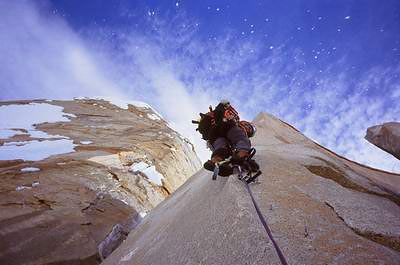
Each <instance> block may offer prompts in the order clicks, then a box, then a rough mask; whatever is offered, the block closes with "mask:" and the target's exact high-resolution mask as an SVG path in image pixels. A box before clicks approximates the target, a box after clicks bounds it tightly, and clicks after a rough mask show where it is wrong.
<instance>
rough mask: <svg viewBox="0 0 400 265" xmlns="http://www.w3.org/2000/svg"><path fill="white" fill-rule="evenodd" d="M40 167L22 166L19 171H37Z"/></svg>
mask: <svg viewBox="0 0 400 265" xmlns="http://www.w3.org/2000/svg"><path fill="white" fill-rule="evenodd" d="M38 171H40V168H37V167H24V168H22V169H21V172H38Z"/></svg>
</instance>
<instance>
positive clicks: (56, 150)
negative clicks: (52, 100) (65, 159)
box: [0, 103, 75, 161]
mask: <svg viewBox="0 0 400 265" xmlns="http://www.w3.org/2000/svg"><path fill="white" fill-rule="evenodd" d="M70 115H73V114H70ZM66 116H68V114H67V113H64V112H63V108H62V107H60V106H55V105H50V104H47V103H30V104H23V105H6V106H0V131H1V132H2V135H5V134H8V135H9V137H10V135H11V133H10V131H11V130H10V129H11V128H12V129H19V130H26V131H27V132H28V133H27V134H29V135H30V136H31V137H32V138H44V139H55V138H61V139H56V140H53V141H49V140H45V141H41V142H39V141H37V140H33V141H25V142H11V143H7V144H5V145H3V146H0V160H12V159H24V160H32V161H36V160H41V159H45V158H47V157H49V156H51V155H57V154H62V153H69V152H73V151H74V147H75V145H74V144H73V143H72V140H69V138H68V137H65V136H62V135H49V134H47V133H45V132H43V131H39V130H36V129H35V127H34V125H35V124H40V123H45V122H48V123H55V122H69V121H70V120H69V119H68V117H66ZM15 134H16V133H14V135H15Z"/></svg>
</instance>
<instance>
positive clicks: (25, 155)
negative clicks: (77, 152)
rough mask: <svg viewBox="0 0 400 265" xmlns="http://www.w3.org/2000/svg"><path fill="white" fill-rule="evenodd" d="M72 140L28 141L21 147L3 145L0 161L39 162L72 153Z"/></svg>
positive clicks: (0, 150) (0, 151) (0, 149)
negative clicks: (20, 160) (53, 156)
mask: <svg viewBox="0 0 400 265" xmlns="http://www.w3.org/2000/svg"><path fill="white" fill-rule="evenodd" d="M75 146H76V145H74V144H73V142H72V140H67V139H61V140H55V141H51V140H45V141H41V142H39V141H37V140H34V141H30V142H27V143H26V144H24V145H22V146H18V145H4V146H1V147H0V160H14V159H23V160H29V161H39V160H42V159H45V158H48V157H50V156H52V155H58V154H64V153H70V152H74V147H75Z"/></svg>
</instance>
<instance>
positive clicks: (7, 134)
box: [0, 129, 20, 139]
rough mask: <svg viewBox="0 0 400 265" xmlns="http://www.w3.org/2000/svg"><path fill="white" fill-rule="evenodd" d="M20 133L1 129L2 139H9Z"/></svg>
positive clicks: (0, 135) (0, 136) (0, 137)
mask: <svg viewBox="0 0 400 265" xmlns="http://www.w3.org/2000/svg"><path fill="white" fill-rule="evenodd" d="M17 134H20V133H18V131H15V130H9V129H0V139H7V138H10V137H13V136H14V135H17Z"/></svg>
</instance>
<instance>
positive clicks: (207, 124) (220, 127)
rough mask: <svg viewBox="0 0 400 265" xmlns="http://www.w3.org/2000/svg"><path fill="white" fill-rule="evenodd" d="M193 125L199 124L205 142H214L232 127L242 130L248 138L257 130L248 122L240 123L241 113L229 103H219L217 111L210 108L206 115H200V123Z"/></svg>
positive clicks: (198, 129) (199, 130)
mask: <svg viewBox="0 0 400 265" xmlns="http://www.w3.org/2000/svg"><path fill="white" fill-rule="evenodd" d="M192 123H195V124H198V127H197V129H196V131H198V132H199V133H200V134H201V135H202V138H203V139H204V140H213V139H214V138H216V137H217V136H216V134H217V135H218V134H219V135H224V133H226V131H227V130H229V129H230V128H231V127H232V126H239V127H240V128H242V129H243V130H244V131H245V132H246V134H247V136H248V137H252V136H254V134H255V132H256V128H255V126H254V125H253V124H251V123H250V122H248V121H240V117H239V113H238V112H237V111H236V110H235V109H234V108H233V107H232V106H231V105H230V104H229V102H221V103H219V104H218V105H217V106H216V107H215V109H214V110H213V109H212V107H211V106H210V107H209V112H207V113H206V114H204V113H200V119H199V120H198V121H195V120H193V121H192Z"/></svg>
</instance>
